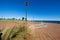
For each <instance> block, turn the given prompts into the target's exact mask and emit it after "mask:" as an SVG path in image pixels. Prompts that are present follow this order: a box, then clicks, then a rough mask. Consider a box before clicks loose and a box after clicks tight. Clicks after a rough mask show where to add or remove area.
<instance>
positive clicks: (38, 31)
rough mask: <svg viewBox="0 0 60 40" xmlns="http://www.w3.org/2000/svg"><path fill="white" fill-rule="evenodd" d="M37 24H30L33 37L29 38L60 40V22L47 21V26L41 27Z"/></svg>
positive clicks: (34, 39) (32, 39)
mask: <svg viewBox="0 0 60 40" xmlns="http://www.w3.org/2000/svg"><path fill="white" fill-rule="evenodd" d="M35 25H36V24H34V25H33V26H30V28H31V30H32V31H31V37H30V39H27V40H60V24H52V23H46V25H47V27H40V28H36V26H35ZM37 27H38V25H37Z"/></svg>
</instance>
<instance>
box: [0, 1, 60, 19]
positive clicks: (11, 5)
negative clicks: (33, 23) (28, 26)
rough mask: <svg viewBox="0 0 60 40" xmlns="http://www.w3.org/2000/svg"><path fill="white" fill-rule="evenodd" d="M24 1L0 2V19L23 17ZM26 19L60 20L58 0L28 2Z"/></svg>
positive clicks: (59, 3) (59, 2)
mask: <svg viewBox="0 0 60 40" xmlns="http://www.w3.org/2000/svg"><path fill="white" fill-rule="evenodd" d="M25 1H26V0H0V18H2V17H3V18H13V17H14V18H21V17H25V13H26V12H25V11H26V7H25V5H24V2H25ZM28 1H29V6H28V19H31V20H33V19H34V20H60V0H28Z"/></svg>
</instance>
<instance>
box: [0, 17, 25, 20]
mask: <svg viewBox="0 0 60 40" xmlns="http://www.w3.org/2000/svg"><path fill="white" fill-rule="evenodd" d="M0 20H25V18H24V17H22V19H20V18H19V19H16V18H0Z"/></svg>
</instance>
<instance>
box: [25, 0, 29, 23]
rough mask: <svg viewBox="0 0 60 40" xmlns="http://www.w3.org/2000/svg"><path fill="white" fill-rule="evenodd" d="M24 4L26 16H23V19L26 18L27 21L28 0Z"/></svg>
mask: <svg viewBox="0 0 60 40" xmlns="http://www.w3.org/2000/svg"><path fill="white" fill-rule="evenodd" d="M25 5H26V18H25V20H26V22H27V14H28V0H26V2H25Z"/></svg>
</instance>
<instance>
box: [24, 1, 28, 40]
mask: <svg viewBox="0 0 60 40" xmlns="http://www.w3.org/2000/svg"><path fill="white" fill-rule="evenodd" d="M25 6H26V16H25V21H26V22H25V24H26V27H25V31H26V35H25V38H26V39H25V38H24V40H27V14H28V0H26V2H25Z"/></svg>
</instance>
